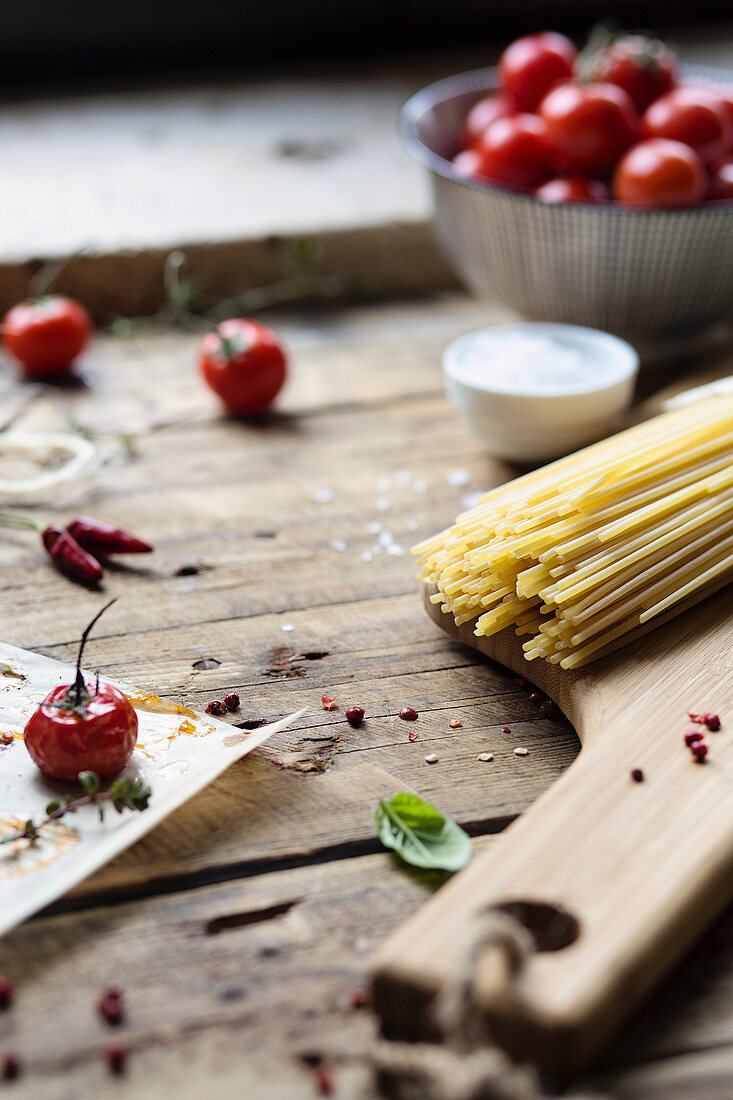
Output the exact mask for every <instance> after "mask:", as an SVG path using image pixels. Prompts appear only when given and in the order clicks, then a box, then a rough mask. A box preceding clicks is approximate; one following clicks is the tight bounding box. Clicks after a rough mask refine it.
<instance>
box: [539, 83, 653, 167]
mask: <svg viewBox="0 0 733 1100" xmlns="http://www.w3.org/2000/svg"><path fill="white" fill-rule="evenodd" d="M539 113H540V117H541V118H542V119H544V121H545V123H546V125H547V134H548V138H549V140H550V142H551V144H552V145H553V146H554V147H555V149H557V151H558V153H559V154H560V155H561V156H562V157H564V158H565V161H566V163H567V167H568V170H569V171H571V172H585V171H590V172H602V171H604V170H606V169H609V168H612V167H613V165H614V164H615V163H616V161H617V160H618V158H619V157H620V156H621V154H622V153H624V152H625V151H626V150H627V149H628V148H629V146H630V145H632V144H633V142H634V141H635V140H636V138H637V135H638V132H639V116H638V114H637V112H636V108H635V107H634V104H633V103H632V101H631V97H630V96H629V95H628V94H627V93H626V92H625V91H624V90H623V88H617V87H616V85H615V84H576V83H568V84H561V85H559V87H557V88H553V90H552V91H551V92H550V93H549V94H548V95H546V96H545V98H544V99H543V100H542V103H541V104H540V109H539Z"/></svg>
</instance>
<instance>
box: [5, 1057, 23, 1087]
mask: <svg viewBox="0 0 733 1100" xmlns="http://www.w3.org/2000/svg"><path fill="white" fill-rule="evenodd" d="M20 1069H21V1066H20V1059H19V1058H18V1057H17V1055H15V1054H5V1055H4V1056H3V1060H2V1063H0V1077H1V1078H2V1079H3V1081H14V1080H15V1079H16V1077H20Z"/></svg>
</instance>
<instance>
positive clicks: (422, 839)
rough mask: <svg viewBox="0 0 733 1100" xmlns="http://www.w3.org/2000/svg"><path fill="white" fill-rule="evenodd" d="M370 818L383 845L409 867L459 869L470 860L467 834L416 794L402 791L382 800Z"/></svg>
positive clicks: (469, 844)
mask: <svg viewBox="0 0 733 1100" xmlns="http://www.w3.org/2000/svg"><path fill="white" fill-rule="evenodd" d="M374 817H375V820H376V823H377V832H378V836H379V839H380V840H381V842H382V844H384V846H385V848H392V849H393V850H394V851H395V852H396V853H397V855H398V856H400V858H401V859H403V860H404V861H405V863H410V864H412V866H413V867H426V868H430V869H433V870H440V871H459V870H460V869H461V867H465V865H466V864H467V863H468V860H469V859H470V856H471V840H470V838H469V836H468V834H467V833H465V832H464V831H463V829H462V828H461V827H460V825H456V823H455V821H449V820H448V819H447V818H444V817H443V815H442V814H441V813H439V811H438V810H436V809H435V806H431V805H430V803H429V802H424V801H423V799H422V798H418V796H417V795H414V794H409V793H408V792H406V791H405V792H401V793H400V794H396V795H394V796H393V797H392V798H390V799H389V800H386V799H382V801H381V802H380V803H379V805H378V806H377V808H376V810H375V811H374Z"/></svg>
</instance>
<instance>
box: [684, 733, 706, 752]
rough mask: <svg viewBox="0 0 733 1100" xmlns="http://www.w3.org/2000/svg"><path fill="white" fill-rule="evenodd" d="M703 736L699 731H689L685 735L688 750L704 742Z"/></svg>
mask: <svg viewBox="0 0 733 1100" xmlns="http://www.w3.org/2000/svg"><path fill="white" fill-rule="evenodd" d="M702 740H703V736H702V734H701V733H700V731H699V730H689V731H688V732H687V733H686V734H685V744H686V745H687V747H688V749H691V748H692V746H693V745H696V744H697V742H698V741H702Z"/></svg>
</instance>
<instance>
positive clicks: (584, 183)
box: [535, 176, 610, 202]
mask: <svg viewBox="0 0 733 1100" xmlns="http://www.w3.org/2000/svg"><path fill="white" fill-rule="evenodd" d="M535 196H536V197H537V198H538V199H541V200H542V202H607V201H608V199H609V197H610V196H609V193H608V188H607V187H606V185H605V183H602V182H601V180H591V179H585V178H584V177H583V176H558V177H557V178H556V179H553V180H548V181H547V183H543V184H542V186H541V187H538V188H537V190H536V191H535Z"/></svg>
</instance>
